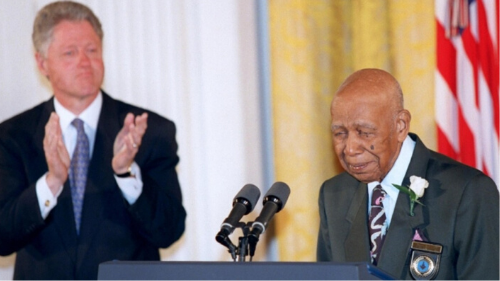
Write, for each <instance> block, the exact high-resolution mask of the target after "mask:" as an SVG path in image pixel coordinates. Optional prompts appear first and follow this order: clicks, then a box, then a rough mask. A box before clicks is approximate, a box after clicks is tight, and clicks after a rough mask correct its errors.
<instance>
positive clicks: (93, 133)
mask: <svg viewBox="0 0 500 281" xmlns="http://www.w3.org/2000/svg"><path fill="white" fill-rule="evenodd" d="M102 38H103V32H102V29H101V24H100V22H99V19H98V18H97V17H96V16H95V15H94V14H93V12H92V11H91V10H90V9H89V8H87V7H86V6H84V5H81V4H78V3H75V2H70V1H67V2H66V1H65V2H55V3H51V4H49V5H47V6H45V7H44V8H42V9H41V10H40V11H39V12H38V15H37V17H36V19H35V23H34V28H33V43H34V45H35V49H36V55H35V56H36V61H37V65H38V68H39V70H40V72H41V73H42V74H43V75H44V76H46V77H47V79H48V80H49V82H50V84H51V86H52V90H53V94H54V96H53V97H52V98H51V99H49V100H48V101H46V102H44V103H41V104H39V105H37V106H35V107H34V108H32V109H30V110H28V111H26V112H23V113H21V114H19V115H17V116H15V117H13V118H11V119H9V120H7V121H5V122H3V123H2V124H0V241H1V242H0V254H1V255H9V254H11V253H14V252H17V257H16V264H15V270H14V278H15V279H96V278H97V270H98V265H99V263H101V262H105V261H110V260H115V259H116V260H159V258H160V256H159V248H164V247H168V246H169V245H171V244H172V243H173V242H175V241H176V240H177V239H179V237H180V236H181V235H182V233H183V231H184V221H185V216H186V213H185V210H184V208H183V206H182V196H181V190H180V186H179V182H178V178H177V173H176V171H175V166H176V165H177V163H178V161H179V158H178V156H177V143H176V140H175V125H174V123H172V122H171V121H169V120H167V119H165V118H163V117H161V116H159V115H157V114H155V113H153V112H150V111H147V110H144V109H141V108H138V107H135V106H132V105H129V104H126V103H123V102H120V101H117V100H114V99H112V98H111V97H110V96H109V95H107V94H106V93H105V92H104V91H102V90H101V89H100V87H101V84H102V81H103V77H104V65H103V60H102Z"/></svg>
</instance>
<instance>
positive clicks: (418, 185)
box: [410, 176, 429, 198]
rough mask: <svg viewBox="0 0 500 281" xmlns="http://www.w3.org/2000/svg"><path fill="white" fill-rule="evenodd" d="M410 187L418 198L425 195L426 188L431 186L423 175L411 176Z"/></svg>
mask: <svg viewBox="0 0 500 281" xmlns="http://www.w3.org/2000/svg"><path fill="white" fill-rule="evenodd" d="M410 182H411V184H410V189H411V190H413V192H415V194H416V195H417V198H420V197H422V196H424V191H425V189H426V188H427V187H428V186H429V182H428V181H427V180H425V179H423V178H421V177H417V176H411V177H410Z"/></svg>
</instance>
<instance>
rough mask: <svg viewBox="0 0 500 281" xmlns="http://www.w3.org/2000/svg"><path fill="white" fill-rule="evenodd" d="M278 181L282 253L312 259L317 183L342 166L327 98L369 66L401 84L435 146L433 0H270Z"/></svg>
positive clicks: (417, 128) (417, 124) (416, 123)
mask: <svg viewBox="0 0 500 281" xmlns="http://www.w3.org/2000/svg"><path fill="white" fill-rule="evenodd" d="M268 3H269V7H268V8H269V23H270V24H269V28H270V42H271V43H270V44H271V46H270V47H271V89H272V103H273V125H274V158H275V174H276V180H278V181H284V182H286V183H288V184H289V186H290V188H291V195H290V198H289V199H288V203H287V206H286V208H285V209H284V210H283V211H281V212H280V213H278V214H277V215H276V217H275V218H274V224H275V229H276V230H275V232H276V235H277V237H278V248H279V255H280V260H282V261H314V260H315V255H316V240H317V231H318V224H319V216H318V206H317V199H318V191H319V187H320V185H321V183H322V182H323V181H324V180H326V179H328V178H330V177H332V176H334V175H335V174H337V173H339V172H341V168H340V165H339V164H338V163H337V160H336V156H334V153H333V149H332V145H331V139H330V130H329V124H330V108H329V107H330V102H331V99H332V97H333V95H334V93H335V91H336V89H337V87H338V86H339V85H340V83H341V82H342V81H343V80H344V79H345V78H346V77H347V76H348V75H349V74H350V73H352V72H353V71H355V70H358V69H361V68H366V67H376V68H382V69H385V70H387V71H389V72H391V73H392V74H393V75H394V76H395V77H396V78H397V79H398V80H399V81H400V83H401V87H402V89H403V92H404V95H405V107H406V108H407V109H409V110H410V112H411V113H412V115H413V119H412V122H411V131H412V132H415V133H417V134H419V136H420V137H421V138H422V139H423V141H424V143H426V145H427V146H428V147H430V148H434V147H435V146H436V145H435V143H436V141H435V125H434V94H433V86H434V84H433V83H434V61H435V54H434V53H435V52H434V50H435V39H434V38H435V31H434V6H433V5H434V2H433V1H432V0H331V1H328V0H269V2H268Z"/></svg>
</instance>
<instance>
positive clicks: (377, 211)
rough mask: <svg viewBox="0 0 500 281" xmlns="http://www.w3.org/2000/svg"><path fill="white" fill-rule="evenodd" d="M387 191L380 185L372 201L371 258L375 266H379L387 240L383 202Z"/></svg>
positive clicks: (369, 227) (369, 228)
mask: <svg viewBox="0 0 500 281" xmlns="http://www.w3.org/2000/svg"><path fill="white" fill-rule="evenodd" d="M385 194H386V193H385V191H384V190H383V189H382V186H381V185H380V184H379V185H377V186H376V187H375V188H374V189H373V193H372V201H371V204H370V217H369V219H368V222H369V226H368V230H369V232H370V256H371V261H372V263H373V265H377V262H378V258H379V255H380V249H381V248H382V244H383V243H384V238H385V231H386V226H385V220H386V217H385V211H384V205H383V204H382V200H383V199H384V197H385Z"/></svg>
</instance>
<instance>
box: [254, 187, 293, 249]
mask: <svg viewBox="0 0 500 281" xmlns="http://www.w3.org/2000/svg"><path fill="white" fill-rule="evenodd" d="M289 195H290V188H289V187H288V185H287V184H286V183H284V182H275V183H274V184H273V185H272V186H271V188H270V189H269V191H267V193H266V195H265V197H264V201H263V204H264V207H263V208H262V211H261V212H260V215H259V216H258V217H257V218H256V219H255V221H254V223H253V224H252V230H251V231H250V235H249V237H248V239H249V241H248V242H249V245H250V256H253V254H254V253H255V246H256V245H257V242H258V241H259V236H260V235H261V234H262V233H264V231H266V227H267V224H268V223H269V221H270V220H271V219H272V218H273V216H274V214H276V213H277V212H279V211H281V209H283V207H285V203H286V201H287V200H288V196H289Z"/></svg>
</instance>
